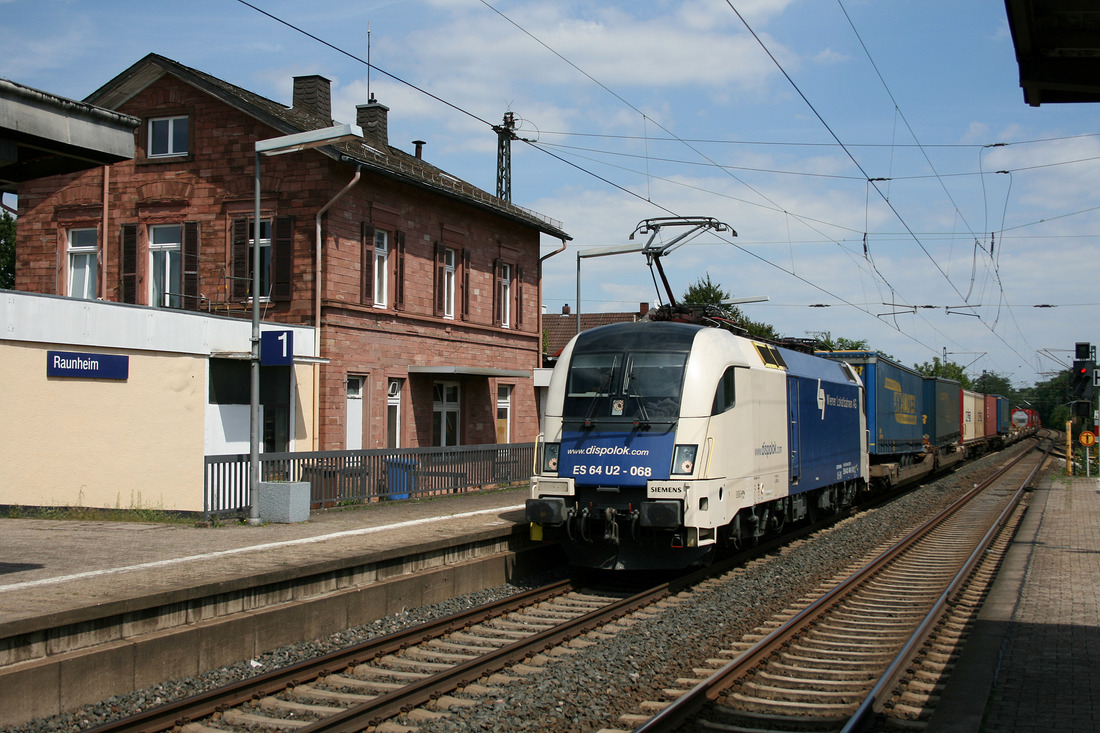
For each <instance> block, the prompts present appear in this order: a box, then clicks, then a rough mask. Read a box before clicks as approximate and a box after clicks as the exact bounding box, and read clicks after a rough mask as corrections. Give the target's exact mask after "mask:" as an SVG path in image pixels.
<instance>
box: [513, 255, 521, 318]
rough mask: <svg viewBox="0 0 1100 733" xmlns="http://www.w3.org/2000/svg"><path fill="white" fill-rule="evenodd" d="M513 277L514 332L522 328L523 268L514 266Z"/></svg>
mask: <svg viewBox="0 0 1100 733" xmlns="http://www.w3.org/2000/svg"><path fill="white" fill-rule="evenodd" d="M513 271H514V272H515V277H513V278H512V289H513V290H515V291H516V305H515V307H514V308H513V309H512V311H513V320H514V321H515V323H516V330H519V329H520V327H522V326H523V268H522V267H520V266H519V265H516V266H515V268H513Z"/></svg>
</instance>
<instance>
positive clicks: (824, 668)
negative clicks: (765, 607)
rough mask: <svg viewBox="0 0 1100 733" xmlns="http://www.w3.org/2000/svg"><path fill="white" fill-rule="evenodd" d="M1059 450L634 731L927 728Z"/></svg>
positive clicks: (1019, 463) (790, 618)
mask: <svg viewBox="0 0 1100 733" xmlns="http://www.w3.org/2000/svg"><path fill="white" fill-rule="evenodd" d="M1049 450H1050V448H1049V445H1048V446H1047V447H1046V450H1045V452H1042V453H1041V454H1040V452H1039V451H1037V450H1032V451H1028V452H1026V453H1023V454H1021V455H1020V456H1019V457H1018V458H1017V459H1016V460H1014V461H1013V462H1012V463H1010V464H1008V465H1007V466H1005V467H1004V468H1003V469H1002V470H1001V471H1000V472H998V473H997V474H995V475H994V476H993V477H991V478H990V479H988V480H987V481H985V482H983V483H982V484H979V485H977V486H976V487H975V488H974V490H973V491H971V492H969V493H968V494H967V495H966V496H964V497H963V498H962V499H960V500H959V501H957V502H955V503H954V504H953V505H952V506H950V507H948V508H947V509H946V510H944V511H943V512H941V513H940V514H939V515H937V516H936V517H934V518H933V519H931V520H929V521H928V522H927V523H925V524H924V525H923V526H921V527H920V528H918V529H917V530H916V531H914V532H913V533H911V534H910V535H908V536H907V537H905V538H904V539H902V540H901V541H900V542H898V543H897V544H896V545H894V546H892V547H889V548H884V549H883V551H882V552H881V553H880V554H878V556H877V557H875V558H874V559H873V560H872V561H871V562H869V563H867V564H866V565H864V566H863V567H861V568H859V569H858V570H857V571H855V572H854V573H852V574H851V575H849V576H847V577H844V578H838V579H836V582H835V583H832V584H830V585H831V587H829V588H820V589H818V591H817V592H815V593H814V594H813V596H811V597H807V598H806V599H804V601H803V603H801V604H799V605H800V606H801V607H800V608H797V609H792V610H790V611H789V613H787V614H786V616H787V618H785V619H782V620H778V621H776V622H775V623H774V624H773V625H772V627H771V628H765V629H761V630H760V632H759V634H758V636H759V638H758V639H753V638H749V639H746V640H744V642H743V644H742V646H740V647H737V648H733V649H730V650H729V651H728V652H726V653H725V658H722V659H716V660H712V667H711V668H702V669H697V670H696V671H697V673H698V674H699V678H695V679H682V680H679V684H680V685H681V686H682V689H671V690H667V691H666V694H667V695H668V698H669V699H666V700H659V701H652V702H650V703H648V705H646V706H643V707H644V708H649V709H651V710H652V709H659V710H660V712H658V713H657V714H655V715H654V716H653V717H652V718H650V719H649V720H648V721H646V722H644V723H642V724H641V725H639V726H638V727H636V728H634V730H635V731H637V732H639V733H640V732H645V733H653V732H655V731H673V730H679V729H684V730H714V731H746V730H752V731H755V732H759V733H763V732H764V731H770V730H775V731H780V730H783V731H792V730H798V731H833V730H836V731H854V730H866V729H868V728H869V727H870V726H872V724H874V723H875V722H876V721H877V722H879V723H881V722H882V716H883V714H884V711H885V712H886V713H887V714H888V716H890V717H891V718H892V719H895V720H906V721H908V726H907V727H908V728H909V729H912V728H913V727H914V725H915V727H918V728H919V725H920V723H919V721H920V720H921V719H922V718H926V717H927V716H928V715H930V711H929V707H930V706H934V704H935V697H936V688H937V683H938V680H939V677H940V676H941V675H942V674H943V673H944V671H945V669H949V665H950V658H951V655H952V654H953V652H954V648H955V646H957V645H958V643H959V639H960V638H961V636H962V635H963V634H964V632H965V628H966V627H967V625H968V624H969V622H970V617H971V616H972V615H973V614H976V612H977V610H978V608H979V606H980V603H981V598H982V597H983V596H984V593H985V591H986V588H987V587H988V585H989V584H990V583H991V582H992V577H993V575H994V574H995V572H996V567H997V566H998V565H999V562H1000V557H1001V555H1002V554H1003V552H1004V551H1005V549H1006V548H1007V545H1008V542H1009V541H1010V539H1011V534H1012V533H1013V532H1014V530H1015V523H1016V522H1017V521H1018V519H1019V517H1020V516H1021V515H1022V512H1023V508H1022V507H1021V505H1020V502H1021V499H1022V497H1023V495H1024V492H1025V490H1026V488H1027V487H1028V486H1029V484H1030V482H1031V480H1032V479H1033V477H1034V476H1035V475H1036V474H1037V473H1038V471H1039V469H1040V468H1041V466H1042V464H1043V462H1044V461H1045V459H1046V456H1047V455H1048V453H1049ZM730 659H732V661H728V660H730ZM899 682H902V683H903V684H902V685H901V687H900V688H899ZM637 717H638V716H626V718H625V720H636V719H637Z"/></svg>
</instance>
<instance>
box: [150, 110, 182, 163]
mask: <svg viewBox="0 0 1100 733" xmlns="http://www.w3.org/2000/svg"><path fill="white" fill-rule="evenodd" d="M187 142H188V131H187V117H186V115H180V116H178V117H157V118H154V119H151V120H149V151H148V156H149V157H150V158H171V157H176V156H181V155H187Z"/></svg>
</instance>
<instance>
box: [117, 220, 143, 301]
mask: <svg viewBox="0 0 1100 733" xmlns="http://www.w3.org/2000/svg"><path fill="white" fill-rule="evenodd" d="M121 229H122V231H121V242H120V243H119V248H118V257H119V268H118V271H119V283H118V300H119V302H120V303H137V302H138V301H137V286H138V252H137V250H138V235H137V224H123V225H122V227H121Z"/></svg>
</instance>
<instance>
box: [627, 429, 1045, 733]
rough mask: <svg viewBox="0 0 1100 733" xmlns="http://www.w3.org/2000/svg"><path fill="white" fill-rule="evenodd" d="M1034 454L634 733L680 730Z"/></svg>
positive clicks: (956, 504) (950, 508) (914, 533)
mask: <svg viewBox="0 0 1100 733" xmlns="http://www.w3.org/2000/svg"><path fill="white" fill-rule="evenodd" d="M1032 450H1035V448H1034V447H1032V448H1031V449H1029V450H1027V451H1024V452H1022V453H1020V455H1018V456H1016V457H1015V458H1014V459H1013V460H1012V461H1010V462H1009V463H1007V464H1005V465H1004V466H1002V467H1001V468H1000V469H999V470H997V471H996V472H995V473H994V474H993V475H991V476H990V477H989V478H987V479H986V480H985V481H983V482H981V483H980V484H978V485H977V486H976V487H974V488H973V489H972V490H971V491H969V492H967V493H966V494H965V495H964V496H962V497H961V498H959V499H958V500H956V501H955V502H954V503H953V504H951V505H950V506H948V507H947V508H945V509H944V510H943V511H941V512H940V513H938V514H937V515H936V516H934V517H932V518H931V519H929V520H928V521H926V522H925V523H924V524H922V525H921V526H919V527H917V528H916V529H915V530H913V531H912V532H911V533H910V534H909V535H907V536H906V537H905V538H903V539H902V540H900V541H899V542H898V543H896V544H895V545H894V546H892V547H891V548H889V549H887V550H885V551H884V552H882V553H881V554H880V555H878V556H877V557H875V558H874V559H873V560H871V561H870V562H869V563H867V564H866V565H864V566H863V567H862V568H860V569H859V570H857V571H856V572H855V573H853V574H852V575H850V576H849V577H847V578H845V579H844V580H843V581H841V582H840V583H839V584H838V585H836V586H835V587H834V588H832V589H831V590H830V591H829V592H828V593H826V594H825V595H823V596H821V597H820V598H818V599H817V600H816V601H814V602H813V603H811V604H810V605H809V606H807V607H806V608H804V609H803V610H802V611H800V612H799V613H798V614H796V615H795V616H794V617H792V618H791V619H789V620H788V621H787V622H786V623H784V624H783V625H782V626H780V627H778V628H777V629H775V630H774V631H772V632H771V633H770V634H768V635H767V636H766V637H764V638H763V639H761V640H760V641H759V642H757V643H756V644H754V645H753V646H752V647H750V648H749V649H746V650H745V651H744V652H742V653H741V654H740V655H738V656H737V657H736V658H735V659H733V660H732V661H731V662H730V663H729V664H727V665H725V666H724V667H722V668H721V669H719V670H718V671H716V672H715V673H714V674H712V675H711V676H710V677H708V678H707V679H705V680H703V681H702V682H700V683H698V684H697V685H695V687H693V688H692V689H691V690H689V691H688V692H686V693H684V694H683V695H681V696H680V697H679V698H677V699H676V700H675V701H673V702H671V703H669V704H668V705H667V706H666V707H665V708H663V709H662V710H661V711H660V712H658V713H657V714H656V715H654V716H653V717H651V718H650V719H649V720H648V721H646V722H645V723H643V724H642V725H640V726H638V727H636V728H634V732H633V733H658V732H662V733H663V732H665V731H671V730H675V729H676V728H677V727H678V726H680V725H681V724H683V723H685V722H686V721H687V720H688V718H690V717H691V716H692V715H694V714H696V713H697V712H699V711H700V710H701V709H702V708H703V706H704V705H706V704H707V703H708V702H714V701H715V700H717V699H718V698H719V697H720V696H721V695H720V692H721V690H724V689H726V688H728V687H730V686H731V685H732V684H734V683H735V682H737V681H738V680H740V679H741V678H743V677H745V676H746V675H747V674H748V673H749V672H751V671H752V669H753V668H755V667H757V666H758V665H759V664H760V662H761V661H762V660H764V659H766V658H767V657H768V656H770V655H771V654H772V653H773V652H775V651H776V650H778V649H779V648H781V647H782V646H784V645H785V644H787V643H788V642H789V641H790V640H791V639H792V638H794V637H795V636H796V635H797V634H798V633H799V631H800V630H801V629H803V628H805V627H806V626H809V625H810V624H811V623H813V622H814V621H815V620H817V619H818V618H819V617H821V616H822V615H824V614H825V613H826V612H827V611H828V610H829V609H830V608H831V607H833V606H834V605H836V603H838V602H839V600H840V599H842V598H843V597H844V596H845V595H847V593H848V592H849V590H850V589H852V588H854V587H856V586H858V585H860V584H861V583H863V581H865V580H866V579H867V578H869V577H870V576H871V575H873V574H875V573H876V572H877V571H878V570H879V569H880V568H881V567H882V566H883V565H885V564H886V563H888V562H889V561H890V560H892V559H893V558H895V557H897V556H898V555H900V554H901V553H903V552H904V551H905V550H907V549H908V548H909V547H911V546H912V545H914V544H915V543H916V542H918V541H919V540H920V539H921V538H923V537H924V536H925V535H927V534H928V533H930V532H931V531H932V530H933V529H935V528H936V527H937V526H939V525H940V524H942V523H943V522H944V521H945V520H946V519H948V518H949V517H951V516H953V515H954V514H956V513H957V512H958V511H960V510H961V509H962V508H963V507H964V506H966V504H968V503H969V502H970V501H972V500H973V499H974V498H975V497H977V496H978V495H979V494H980V493H981V492H982V491H984V490H985V489H986V488H987V487H988V486H989V485H991V484H992V483H993V482H995V481H996V480H997V479H999V478H1000V477H1001V476H1002V475H1004V474H1005V473H1007V472H1008V471H1009V470H1011V469H1012V468H1013V467H1014V466H1015V465H1016V464H1017V463H1019V462H1020V461H1021V460H1023V458H1024V456H1026V455H1028V454H1029V453H1031V451H1032Z"/></svg>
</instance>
